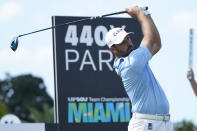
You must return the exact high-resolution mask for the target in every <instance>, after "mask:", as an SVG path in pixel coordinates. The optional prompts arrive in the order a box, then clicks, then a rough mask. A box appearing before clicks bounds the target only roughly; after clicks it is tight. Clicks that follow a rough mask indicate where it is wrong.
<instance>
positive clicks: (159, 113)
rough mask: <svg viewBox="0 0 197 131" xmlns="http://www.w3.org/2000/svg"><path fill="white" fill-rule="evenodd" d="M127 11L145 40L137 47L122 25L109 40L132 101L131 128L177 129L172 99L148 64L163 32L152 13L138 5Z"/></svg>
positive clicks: (141, 130)
mask: <svg viewBox="0 0 197 131" xmlns="http://www.w3.org/2000/svg"><path fill="white" fill-rule="evenodd" d="M126 12H127V13H128V14H129V15H130V16H131V17H135V18H137V19H138V21H139V22H140V24H141V28H142V32H143V39H142V41H141V43H140V46H139V48H137V49H135V50H134V45H133V43H132V41H131V39H130V37H129V33H127V32H126V31H125V30H124V29H122V28H113V29H111V30H110V31H109V32H108V33H107V34H106V38H105V40H106V43H107V45H108V47H109V49H110V51H111V52H113V53H114V54H115V56H116V59H115V61H114V68H115V71H116V72H117V74H118V75H119V76H120V77H121V79H122V82H123V85H124V88H125V90H126V92H127V94H128V96H129V98H130V101H131V104H132V113H133V115H132V119H131V120H130V122H129V126H128V131H173V125H172V123H171V122H170V114H169V103H168V100H167V98H166V95H165V93H164V91H163V90H162V88H161V86H160V84H159V83H158V81H157V80H156V78H155V76H154V75H153V73H152V71H151V69H150V66H149V64H148V62H149V60H150V59H151V58H152V57H153V56H154V55H155V54H156V53H157V52H158V51H159V50H160V48H161V40H160V35H159V32H158V30H157V28H156V26H155V24H154V22H153V20H152V18H151V16H150V14H149V12H147V11H145V10H143V9H142V8H140V7H138V6H134V7H130V8H127V9H126Z"/></svg>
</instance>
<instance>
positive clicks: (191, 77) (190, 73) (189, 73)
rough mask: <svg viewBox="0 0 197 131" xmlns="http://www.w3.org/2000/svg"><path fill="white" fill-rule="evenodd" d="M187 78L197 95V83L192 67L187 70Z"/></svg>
mask: <svg viewBox="0 0 197 131" xmlns="http://www.w3.org/2000/svg"><path fill="white" fill-rule="evenodd" d="M187 78H188V80H189V82H190V84H191V87H192V89H193V91H194V93H195V95H196V96H197V83H196V81H195V79H194V72H193V70H192V69H190V70H189V71H187Z"/></svg>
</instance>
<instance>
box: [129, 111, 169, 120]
mask: <svg viewBox="0 0 197 131" xmlns="http://www.w3.org/2000/svg"><path fill="white" fill-rule="evenodd" d="M132 118H134V119H148V120H157V121H169V120H170V115H151V114H141V113H133V116H132Z"/></svg>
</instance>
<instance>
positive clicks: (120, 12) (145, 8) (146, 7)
mask: <svg viewBox="0 0 197 131" xmlns="http://www.w3.org/2000/svg"><path fill="white" fill-rule="evenodd" d="M141 9H142V10H148V6H145V7H141ZM123 13H127V12H126V11H119V12H115V13H110V14H106V15H102V16H101V18H102V17H106V16H111V15H118V14H123Z"/></svg>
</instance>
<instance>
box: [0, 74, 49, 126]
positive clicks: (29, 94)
mask: <svg viewBox="0 0 197 131" xmlns="http://www.w3.org/2000/svg"><path fill="white" fill-rule="evenodd" d="M0 83H1V84H0V94H2V97H1V99H0V100H2V101H3V102H4V103H5V104H6V105H7V106H8V108H9V110H10V112H11V113H13V114H15V115H17V116H18V117H19V118H20V119H21V120H23V121H26V122H34V120H33V119H32V117H30V114H31V112H30V109H31V108H34V109H35V110H37V111H38V112H43V110H44V109H43V107H44V106H43V104H44V103H45V104H47V105H48V107H50V108H53V100H52V98H51V97H50V96H49V95H48V93H47V92H46V86H45V85H44V82H43V80H42V79H41V78H39V77H35V76H32V75H31V74H26V75H19V76H16V77H10V75H7V78H6V79H5V80H4V81H1V82H0ZM40 122H44V121H40Z"/></svg>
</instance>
